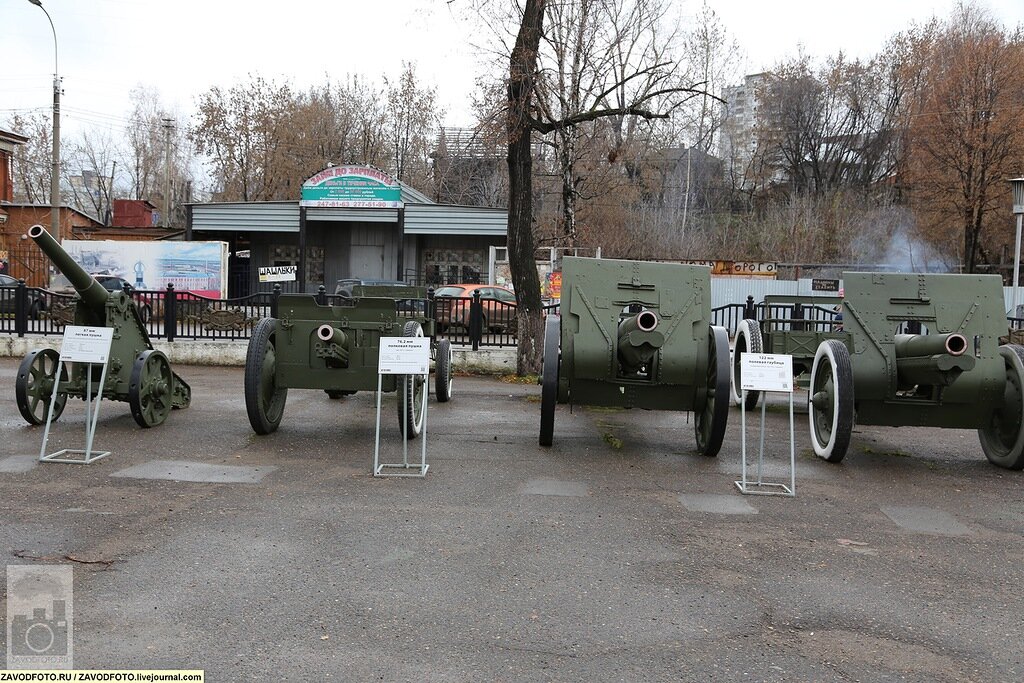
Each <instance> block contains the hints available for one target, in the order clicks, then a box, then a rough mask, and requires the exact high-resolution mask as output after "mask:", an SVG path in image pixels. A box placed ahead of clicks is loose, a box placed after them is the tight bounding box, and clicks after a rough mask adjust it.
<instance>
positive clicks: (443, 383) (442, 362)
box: [434, 339, 453, 403]
mask: <svg viewBox="0 0 1024 683" xmlns="http://www.w3.org/2000/svg"><path fill="white" fill-rule="evenodd" d="M452 384H453V382H452V343H451V342H450V341H448V340H447V339H442V340H441V341H439V342H437V364H436V366H435V368H434V393H435V394H437V402H438V403H447V402H448V401H450V400H452Z"/></svg>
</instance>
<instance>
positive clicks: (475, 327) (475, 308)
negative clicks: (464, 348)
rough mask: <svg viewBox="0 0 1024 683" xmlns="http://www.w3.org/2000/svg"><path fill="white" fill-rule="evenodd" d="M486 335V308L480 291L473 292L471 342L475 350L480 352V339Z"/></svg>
mask: <svg viewBox="0 0 1024 683" xmlns="http://www.w3.org/2000/svg"><path fill="white" fill-rule="evenodd" d="M483 334H484V307H483V305H482V304H481V303H480V290H479V289H477V290H474V291H473V300H472V301H471V302H470V304H469V340H470V341H471V342H472V343H473V350H474V351H479V350H480V338H481V337H482V336H483Z"/></svg>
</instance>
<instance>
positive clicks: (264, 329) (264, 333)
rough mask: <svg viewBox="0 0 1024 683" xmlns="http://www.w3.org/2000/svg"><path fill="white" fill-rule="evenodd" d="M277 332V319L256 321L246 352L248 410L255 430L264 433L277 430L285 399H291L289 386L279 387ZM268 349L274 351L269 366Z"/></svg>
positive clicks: (246, 407)
mask: <svg viewBox="0 0 1024 683" xmlns="http://www.w3.org/2000/svg"><path fill="white" fill-rule="evenodd" d="M276 336H277V320H276V319H274V318H263V319H262V320H260V321H259V322H258V323H257V324H256V329H255V330H253V333H252V337H251V338H250V339H249V348H248V350H247V351H246V354H245V411H246V413H248V415H249V424H250V425H252V430H253V431H254V432H256V433H257V434H261V435H263V434H270V433H271V432H274V431H276V430H277V427H278V425H280V424H281V417H282V416H283V415H284V406H285V402H286V401H287V400H288V388H287V387H278V386H276V383H275V382H276V372H277V350H276V344H275V340H276ZM268 353H269V354H272V357H271V360H270V368H269V369H267V368H264V365H265V364H266V358H267V354H268ZM268 375H269V377H268ZM266 382H271V383H272V385H271V386H270V387H266V386H264V385H265V383H266ZM268 389H269V391H267V390H268Z"/></svg>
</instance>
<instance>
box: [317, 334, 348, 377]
mask: <svg viewBox="0 0 1024 683" xmlns="http://www.w3.org/2000/svg"><path fill="white" fill-rule="evenodd" d="M316 336H317V339H319V340H320V342H319V343H318V344H317V345H316V355H317V356H318V357H320V358H325V359H326V360H327V364H328V365H330V366H331V367H338V368H347V367H348V355H349V354H348V335H347V334H345V333H344V332H343V331H342V330H339V329H338V328H337V327H334V326H332V325H328V324H326V323H325V324H323V325H321V326H320V327H318V328H316Z"/></svg>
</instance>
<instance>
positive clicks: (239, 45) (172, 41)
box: [0, 0, 1024, 133]
mask: <svg viewBox="0 0 1024 683" xmlns="http://www.w3.org/2000/svg"><path fill="white" fill-rule="evenodd" d="M980 2H981V4H982V5H983V6H986V7H988V8H989V9H990V10H991V11H992V13H993V15H994V16H995V17H996V18H997V19H998V20H1000V21H1002V22H1003V23H1004V24H1006V25H1007V26H1016V25H1018V24H1021V23H1024V0H980ZM43 3H44V6H45V7H46V9H47V11H48V12H49V14H50V16H51V18H52V19H53V23H54V25H55V27H56V32H57V43H58V62H59V71H60V74H61V76H62V77H63V86H64V94H63V96H62V99H61V104H62V109H63V112H64V118H63V119H62V120H63V122H64V123H63V125H64V126H65V128H66V129H68V130H69V132H72V133H73V132H74V131H76V130H79V129H80V128H81V127H83V126H84V127H92V126H95V125H103V126H107V127H109V128H110V129H111V130H112V131H114V132H115V133H116V132H119V131H121V130H123V126H124V123H125V117H126V116H127V114H128V111H129V109H130V104H129V100H128V92H129V91H130V90H131V89H132V88H133V87H135V86H137V85H139V84H145V85H147V86H150V87H153V88H156V89H157V90H158V91H159V93H160V96H161V98H162V100H163V101H164V103H165V104H167V105H169V106H170V107H172V108H176V109H177V111H178V113H179V114H180V115H181V116H182V118H184V117H185V116H187V115H188V114H190V113H191V112H192V109H193V105H194V102H195V98H196V96H197V95H199V94H200V93H202V92H205V91H206V90H208V89H209V88H210V87H211V86H214V85H219V86H224V87H230V86H231V85H233V84H235V83H237V82H239V81H241V80H245V79H246V78H247V75H248V74H250V73H253V74H255V73H259V74H261V75H263V76H264V77H267V78H272V79H275V80H278V81H280V80H285V79H287V80H290V81H291V82H292V83H293V84H294V85H296V86H299V87H305V86H308V85H310V84H313V83H323V82H325V80H327V78H330V79H333V80H342V79H343V78H344V76H345V74H361V75H364V76H368V77H371V78H372V79H375V80H377V81H379V80H380V78H381V76H382V75H390V76H392V77H395V76H397V75H398V73H399V72H400V70H401V64H402V62H403V61H413V62H415V63H416V64H417V71H418V73H419V75H420V76H421V78H422V79H423V80H424V81H425V82H426V83H427V84H433V85H436V86H437V88H438V95H439V98H440V101H441V104H442V106H443V109H444V111H445V112H446V113H445V118H444V123H445V125H468V124H469V123H470V122H471V118H470V114H471V110H470V102H469V97H470V95H471V93H472V91H473V86H474V78H475V76H476V75H477V73H478V72H479V71H480V66H479V65H478V64H479V61H480V57H479V55H478V54H477V53H476V51H475V50H474V49H473V47H471V44H472V43H473V42H474V40H475V41H477V42H479V41H480V40H481V37H480V36H479V35H475V36H474V26H473V25H472V24H471V23H470V22H469V21H467V20H466V19H465V18H464V17H462V16H460V15H459V12H461V11H462V10H461V9H460V0H453V2H450V3H449V2H445V0H385V1H380V0H378V1H376V2H369V1H364V2H356V1H354V0H334V1H328V2H322V1H321V2H309V1H308V0H292V1H291V2H283V1H281V0H277V1H275V2H266V1H263V0H250V1H248V2H240V1H238V0H174V1H173V2H167V1H166V0H163V1H160V2H157V1H156V0H43ZM708 3H709V5H710V6H711V7H712V8H713V9H714V10H715V11H716V12H718V14H719V16H721V18H722V20H723V22H724V24H725V25H726V27H727V28H728V29H729V31H730V32H731V33H732V34H733V36H735V38H736V40H737V41H738V42H739V44H740V46H741V48H742V49H743V50H744V52H745V53H746V54H747V57H748V59H747V62H746V66H747V68H746V69H745V70H746V72H748V73H754V72H757V71H761V70H763V69H765V68H768V67H770V66H771V65H772V64H773V63H774V62H775V61H777V60H779V59H781V58H783V57H785V56H788V55H792V54H795V52H796V50H797V45H798V44H802V45H804V47H805V49H806V50H807V52H809V53H810V54H811V55H813V56H818V57H820V56H824V55H827V54H832V53H834V52H836V51H838V50H840V49H842V50H844V51H845V52H847V53H848V54H849V55H851V56H854V57H866V56H870V55H871V54H873V53H875V52H876V51H877V50H878V49H879V48H880V47H881V46H882V44H883V43H884V42H885V39H886V38H887V37H888V36H889V35H891V34H892V33H894V32H896V31H898V30H902V29H904V28H906V27H907V26H908V25H909V24H910V23H911V22H913V21H916V22H924V21H926V20H927V19H928V18H929V17H930V16H932V15H933V14H937V15H938V16H940V17H945V16H947V15H948V14H949V12H950V10H951V8H952V7H953V6H954V5H955V0H932V1H930V2H929V1H925V0H843V1H842V2H839V1H833V0H772V1H770V2H768V1H764V0H761V1H757V2H755V1H747V0H708ZM466 4H467V3H461V6H462V7H465V6H466ZM699 7H700V5H699V2H693V1H687V2H682V1H681V0H680V1H679V4H678V8H677V9H678V12H679V13H680V15H682V16H683V17H687V16H694V15H695V14H697V13H698V11H699ZM477 34H479V31H477ZM0 41H2V45H3V58H4V67H3V70H2V72H0V122H2V121H3V120H5V119H7V118H8V116H9V115H10V114H11V113H12V112H13V111H26V110H31V109H41V110H44V111H48V110H49V108H50V106H51V103H52V89H51V87H52V86H51V83H52V74H53V64H54V53H53V34H52V33H51V30H50V25H49V23H48V22H47V20H46V16H45V15H44V14H43V12H42V10H40V9H39V8H38V7H35V6H33V5H32V4H31V3H30V2H29V0H0ZM179 123H182V124H183V123H186V122H185V121H181V122H179Z"/></svg>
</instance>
